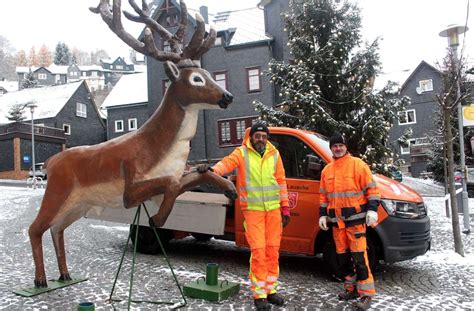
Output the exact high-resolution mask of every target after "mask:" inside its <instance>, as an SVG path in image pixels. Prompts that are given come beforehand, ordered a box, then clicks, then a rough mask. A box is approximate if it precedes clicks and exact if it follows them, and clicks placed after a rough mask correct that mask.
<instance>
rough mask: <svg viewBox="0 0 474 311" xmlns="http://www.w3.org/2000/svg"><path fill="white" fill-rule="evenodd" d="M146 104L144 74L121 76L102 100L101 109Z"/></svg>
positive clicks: (145, 77) (145, 75)
mask: <svg viewBox="0 0 474 311" xmlns="http://www.w3.org/2000/svg"><path fill="white" fill-rule="evenodd" d="M141 103H148V89H147V74H146V72H140V73H134V74H128V75H123V76H122V77H121V78H120V80H119V81H118V82H117V84H116V85H115V86H114V88H113V89H112V91H111V92H110V94H109V95H108V96H107V98H106V99H105V100H104V102H103V103H102V105H101V108H110V107H117V106H123V105H131V104H141Z"/></svg>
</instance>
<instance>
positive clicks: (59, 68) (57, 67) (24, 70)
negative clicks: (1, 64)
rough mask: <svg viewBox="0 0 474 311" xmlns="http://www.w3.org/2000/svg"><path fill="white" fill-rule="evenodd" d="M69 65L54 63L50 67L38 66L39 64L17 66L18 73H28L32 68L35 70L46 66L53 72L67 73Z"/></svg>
mask: <svg viewBox="0 0 474 311" xmlns="http://www.w3.org/2000/svg"><path fill="white" fill-rule="evenodd" d="M68 67H69V66H63V65H55V64H52V65H50V66H49V67H41V66H40V67H37V66H31V67H21V66H18V67H16V73H28V72H30V69H31V71H32V72H35V71H36V70H38V69H40V68H44V69H46V70H48V71H49V72H51V73H52V74H67V69H68Z"/></svg>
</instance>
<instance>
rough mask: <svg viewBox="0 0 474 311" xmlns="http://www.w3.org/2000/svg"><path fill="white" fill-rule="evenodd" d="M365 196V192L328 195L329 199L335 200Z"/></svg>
mask: <svg viewBox="0 0 474 311" xmlns="http://www.w3.org/2000/svg"><path fill="white" fill-rule="evenodd" d="M363 194H364V192H363V191H358V192H352V191H348V192H333V193H330V194H328V198H329V199H333V198H354V197H358V196H361V195H363Z"/></svg>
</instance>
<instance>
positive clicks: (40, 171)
mask: <svg viewBox="0 0 474 311" xmlns="http://www.w3.org/2000/svg"><path fill="white" fill-rule="evenodd" d="M43 165H44V163H36V164H35V176H36V177H41V178H43V180H45V179H47V177H48V176H47V175H46V174H45V173H43ZM28 175H29V176H30V177H33V166H32V167H30V172H29V173H28Z"/></svg>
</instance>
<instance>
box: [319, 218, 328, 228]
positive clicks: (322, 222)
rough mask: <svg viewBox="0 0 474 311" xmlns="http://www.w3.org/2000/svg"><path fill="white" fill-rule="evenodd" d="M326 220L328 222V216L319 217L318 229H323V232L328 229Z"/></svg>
mask: <svg viewBox="0 0 474 311" xmlns="http://www.w3.org/2000/svg"><path fill="white" fill-rule="evenodd" d="M328 220H329V217H328V216H321V217H319V227H320V228H321V229H323V230H324V231H327V230H328V229H329V228H328Z"/></svg>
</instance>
